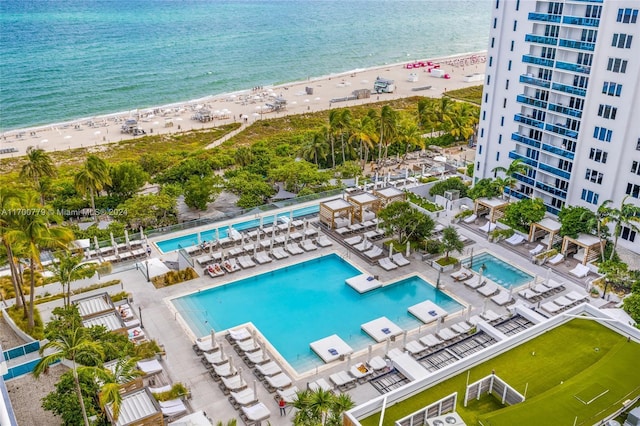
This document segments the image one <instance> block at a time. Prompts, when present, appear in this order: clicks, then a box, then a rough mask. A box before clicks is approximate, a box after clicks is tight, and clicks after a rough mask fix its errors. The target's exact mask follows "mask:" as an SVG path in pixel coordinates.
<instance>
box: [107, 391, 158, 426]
mask: <svg viewBox="0 0 640 426" xmlns="http://www.w3.org/2000/svg"><path fill="white" fill-rule="evenodd" d="M105 411H106V413H107V417H108V418H109V421H110V422H111V424H112V425H115V426H129V425H135V426H151V425H154V426H155V425H157V426H163V425H164V419H163V416H162V411H161V410H160V406H159V404H158V402H157V401H156V399H155V398H154V397H153V395H152V394H151V391H150V390H149V388H143V389H140V390H135V391H132V392H127V393H124V394H122V401H121V402H120V415H119V416H118V420H113V408H112V405H111V404H107V405H106V406H105Z"/></svg>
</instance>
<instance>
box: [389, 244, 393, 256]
mask: <svg viewBox="0 0 640 426" xmlns="http://www.w3.org/2000/svg"><path fill="white" fill-rule="evenodd" d="M392 257H393V243H389V259H391V258H392Z"/></svg>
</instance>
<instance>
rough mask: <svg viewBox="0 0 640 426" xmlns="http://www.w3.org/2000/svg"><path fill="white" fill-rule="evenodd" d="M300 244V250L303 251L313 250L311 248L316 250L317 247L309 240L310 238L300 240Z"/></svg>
mask: <svg viewBox="0 0 640 426" xmlns="http://www.w3.org/2000/svg"><path fill="white" fill-rule="evenodd" d="M300 246H301V247H302V250H304V251H313V250H317V249H318V246H316V245H315V244H313V241H311V240H304V241H302V242H301V243H300Z"/></svg>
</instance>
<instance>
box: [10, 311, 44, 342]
mask: <svg viewBox="0 0 640 426" xmlns="http://www.w3.org/2000/svg"><path fill="white" fill-rule="evenodd" d="M27 309H29V306H28V304H27ZM6 312H7V313H8V314H9V316H10V317H11V319H12V320H13V322H14V323H15V324H16V326H18V328H19V329H20V330H22V331H24V332H25V333H27V334H28V335H29V336H31V337H33V338H34V339H36V340H42V339H44V325H43V324H42V318H41V317H40V311H38V308H36V307H34V308H33V322H34V328H33V330H30V329H29V319H28V318H26V317H25V316H24V315H23V313H24V311H23V310H22V308H18V307H17V306H16V305H13V306H11V307H10V308H7V310H6Z"/></svg>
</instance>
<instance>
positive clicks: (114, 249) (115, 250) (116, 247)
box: [110, 232, 118, 256]
mask: <svg viewBox="0 0 640 426" xmlns="http://www.w3.org/2000/svg"><path fill="white" fill-rule="evenodd" d="M110 234H111V247H113V252H114V253H115V255H116V256H117V255H118V244H116V240H115V238H113V232H110Z"/></svg>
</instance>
